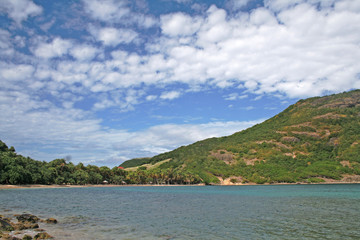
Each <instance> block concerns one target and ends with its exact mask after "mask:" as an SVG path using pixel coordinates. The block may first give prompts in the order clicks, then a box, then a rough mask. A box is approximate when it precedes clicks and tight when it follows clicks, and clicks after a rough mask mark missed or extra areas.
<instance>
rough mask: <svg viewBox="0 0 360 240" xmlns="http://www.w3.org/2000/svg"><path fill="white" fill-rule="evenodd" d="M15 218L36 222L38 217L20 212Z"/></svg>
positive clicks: (20, 220) (21, 220)
mask: <svg viewBox="0 0 360 240" xmlns="http://www.w3.org/2000/svg"><path fill="white" fill-rule="evenodd" d="M16 219H17V220H18V221H19V222H30V223H37V222H38V221H39V218H38V217H37V216H35V215H32V214H27V213H26V214H21V215H18V216H16Z"/></svg>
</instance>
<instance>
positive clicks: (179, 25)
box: [161, 12, 201, 36]
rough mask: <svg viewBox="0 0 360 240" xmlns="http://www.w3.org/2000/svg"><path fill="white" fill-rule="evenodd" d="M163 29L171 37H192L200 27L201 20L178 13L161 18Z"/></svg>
mask: <svg viewBox="0 0 360 240" xmlns="http://www.w3.org/2000/svg"><path fill="white" fill-rule="evenodd" d="M161 24H162V25H161V29H162V32H163V33H164V34H167V35H170V36H178V35H185V36H186V35H192V34H193V33H195V32H196V31H197V30H198V29H199V27H200V24H201V22H200V19H197V18H193V17H191V16H189V15H187V14H184V13H181V12H178V13H173V14H169V15H164V16H162V17H161Z"/></svg>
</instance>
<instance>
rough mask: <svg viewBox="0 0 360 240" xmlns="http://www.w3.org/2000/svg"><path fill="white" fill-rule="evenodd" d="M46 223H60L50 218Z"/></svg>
mask: <svg viewBox="0 0 360 240" xmlns="http://www.w3.org/2000/svg"><path fill="white" fill-rule="evenodd" d="M45 222H46V223H52V224H56V223H57V222H58V221H57V220H56V219H55V218H48V219H46V220H45Z"/></svg>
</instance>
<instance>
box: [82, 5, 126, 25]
mask: <svg viewBox="0 0 360 240" xmlns="http://www.w3.org/2000/svg"><path fill="white" fill-rule="evenodd" d="M83 2H84V4H85V10H86V11H87V12H88V13H89V14H90V15H91V16H92V17H93V18H95V19H99V20H102V21H105V22H106V21H109V22H112V21H117V20H119V19H121V18H122V17H123V16H126V15H128V14H129V13H130V9H129V8H128V7H127V4H126V1H113V0H106V1H102V0H86V1H83Z"/></svg>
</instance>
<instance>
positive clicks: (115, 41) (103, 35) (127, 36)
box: [90, 27, 138, 47]
mask: <svg viewBox="0 0 360 240" xmlns="http://www.w3.org/2000/svg"><path fill="white" fill-rule="evenodd" d="M90 31H91V33H92V34H93V36H94V37H95V38H96V39H97V40H98V41H100V42H102V43H103V44H104V45H105V46H113V47H115V46H117V45H119V44H121V43H124V44H128V43H130V42H132V41H133V40H134V39H135V38H136V37H137V35H138V34H137V33H136V32H135V31H133V30H131V29H123V28H113V27H107V28H101V29H97V28H94V27H92V28H91V30H90Z"/></svg>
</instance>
